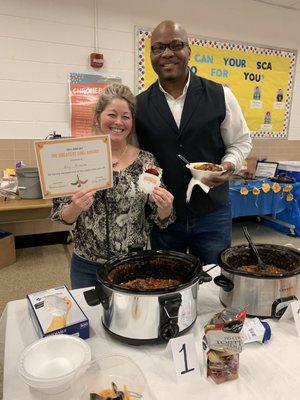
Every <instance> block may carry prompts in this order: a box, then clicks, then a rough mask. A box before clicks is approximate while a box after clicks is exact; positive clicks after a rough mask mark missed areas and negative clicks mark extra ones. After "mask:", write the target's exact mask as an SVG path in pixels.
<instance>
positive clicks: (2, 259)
mask: <svg viewBox="0 0 300 400" xmlns="http://www.w3.org/2000/svg"><path fill="white" fill-rule="evenodd" d="M14 262H16V249H15V239H14V237H13V235H12V234H11V233H8V232H0V268H4V267H7V266H8V265H11V264H13V263H14Z"/></svg>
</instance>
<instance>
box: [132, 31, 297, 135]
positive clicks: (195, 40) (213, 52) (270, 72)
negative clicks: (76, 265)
mask: <svg viewBox="0 0 300 400" xmlns="http://www.w3.org/2000/svg"><path fill="white" fill-rule="evenodd" d="M150 32H151V30H150V29H148V30H147V29H145V28H138V29H137V41H138V43H137V91H138V92H139V93H140V92H142V91H143V90H145V89H147V88H148V87H149V86H150V85H151V84H152V83H153V82H154V81H155V80H156V79H157V76H156V74H155V72H154V71H153V69H152V66H151V61H150V38H151V33H150ZM189 44H190V47H191V59H190V62H189V67H190V69H191V71H192V72H194V73H195V74H196V75H199V76H202V77H204V78H206V79H210V80H213V81H216V82H219V83H221V84H222V85H224V86H228V87H229V88H230V89H231V90H232V91H233V93H234V94H235V96H236V97H237V99H238V101H239V103H240V106H241V108H242V110H243V113H244V116H245V119H246V121H247V124H248V126H249V129H250V131H251V133H252V136H253V137H255V138H277V139H284V138H287V133H288V124H289V117H290V109H291V100H292V86H293V77H294V71H295V63H296V51H295V50H281V49H276V48H267V47H262V46H256V45H250V44H244V43H238V42H228V41H222V40H215V39H204V38H199V37H196V36H189Z"/></svg>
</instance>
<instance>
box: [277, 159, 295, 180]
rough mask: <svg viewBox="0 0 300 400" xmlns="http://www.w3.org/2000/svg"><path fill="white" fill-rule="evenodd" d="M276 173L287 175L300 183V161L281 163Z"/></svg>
mask: <svg viewBox="0 0 300 400" xmlns="http://www.w3.org/2000/svg"><path fill="white" fill-rule="evenodd" d="M276 173H277V174H281V173H283V174H286V175H287V176H290V177H292V178H295V179H296V181H297V182H300V161H280V162H279V164H278V167H277V171H276Z"/></svg>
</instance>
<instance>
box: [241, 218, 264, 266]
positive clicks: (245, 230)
mask: <svg viewBox="0 0 300 400" xmlns="http://www.w3.org/2000/svg"><path fill="white" fill-rule="evenodd" d="M243 232H244V235H245V237H246V239H247V241H248V243H249V246H250V248H251V250H252V251H253V253H254V254H255V255H256V257H257V265H258V267H259V268H260V269H265V268H266V265H265V263H264V262H263V261H262V259H261V258H260V255H259V253H258V250H257V247H256V246H255V244H254V242H253V240H252V238H251V236H250V234H249V232H248V228H247V227H246V226H243Z"/></svg>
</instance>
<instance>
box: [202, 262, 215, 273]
mask: <svg viewBox="0 0 300 400" xmlns="http://www.w3.org/2000/svg"><path fill="white" fill-rule="evenodd" d="M217 266H218V264H214V265H213V266H212V267H210V268H208V269H207V270H206V271H204V270H203V271H204V272H206V273H207V272H209V271H211V270H212V269H214V268H216V267H217Z"/></svg>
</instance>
